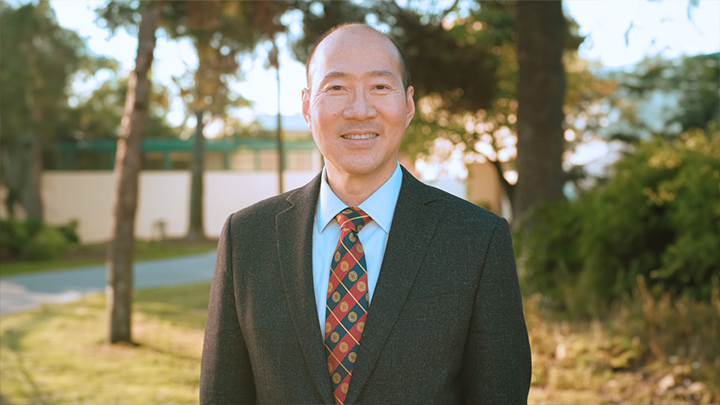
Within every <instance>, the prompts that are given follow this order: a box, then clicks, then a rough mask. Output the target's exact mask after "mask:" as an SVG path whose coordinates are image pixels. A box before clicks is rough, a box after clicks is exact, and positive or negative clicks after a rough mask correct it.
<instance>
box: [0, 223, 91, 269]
mask: <svg viewBox="0 0 720 405" xmlns="http://www.w3.org/2000/svg"><path fill="white" fill-rule="evenodd" d="M76 229H77V221H72V222H70V223H69V224H67V225H63V226H59V227H54V226H46V225H43V224H42V223H41V222H39V221H26V222H12V221H0V259H2V260H13V259H19V258H22V259H27V260H42V259H56V258H58V257H60V256H61V255H62V254H63V253H65V252H66V251H67V249H68V248H69V247H70V246H72V245H74V244H78V243H79V241H80V239H79V237H78V235H77V231H76Z"/></svg>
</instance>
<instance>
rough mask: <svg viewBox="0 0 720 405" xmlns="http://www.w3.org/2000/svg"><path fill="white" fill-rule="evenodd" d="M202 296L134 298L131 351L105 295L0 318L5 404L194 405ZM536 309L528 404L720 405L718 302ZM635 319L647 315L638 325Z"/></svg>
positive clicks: (532, 308) (529, 310)
mask: <svg viewBox="0 0 720 405" xmlns="http://www.w3.org/2000/svg"><path fill="white" fill-rule="evenodd" d="M209 289H210V284H209V283H203V284H198V285H191V286H181V287H170V288H161V289H151V290H141V291H137V292H136V293H135V305H134V315H133V338H134V340H135V341H136V342H137V343H138V346H136V347H130V346H116V347H112V346H108V345H105V344H104V343H103V338H104V336H105V314H104V312H105V298H104V295H102V294H96V295H91V296H87V297H85V298H83V299H81V300H80V301H77V302H73V303H67V304H56V305H46V306H43V307H41V308H39V309H36V310H32V311H28V312H24V313H18V314H10V315H6V316H3V317H2V318H1V319H0V381H2V384H0V404H142V405H148V404H194V403H197V401H198V385H199V376H200V357H201V350H202V338H203V329H204V325H205V317H206V309H207V300H208V294H209ZM541 302H542V300H541V298H540V297H537V296H533V297H527V298H526V299H525V313H526V319H527V324H528V330H529V331H530V341H531V346H532V350H533V380H532V388H531V390H530V398H529V402H530V403H548V404H582V405H593V404H620V403H623V404H640V403H643V404H648V403H668V404H669V403H672V404H706V403H718V402H719V401H720V385H719V383H718V381H720V379H718V378H717V377H718V376H719V375H720V356H719V355H718V353H720V348H719V346H718V345H719V343H718V341H719V340H718V324H719V323H720V322H719V320H720V316H719V314H720V301H714V302H713V303H712V305H710V303H692V302H691V301H683V300H678V301H674V302H673V301H650V298H648V297H646V298H645V299H642V300H636V301H633V302H632V303H631V304H628V305H626V306H624V307H622V308H620V309H619V310H618V311H617V312H615V313H614V314H613V316H612V317H610V318H609V319H608V320H602V321H601V320H593V321H587V322H584V321H575V322H570V321H568V320H566V319H564V318H563V317H562V314H557V313H549V312H547V311H546V310H545V309H543V308H542V305H541ZM623 308H624V309H623ZM682 308H685V309H684V310H683V309H682ZM641 310H645V311H648V312H647V313H646V315H645V316H638V312H636V311H641ZM683 311H686V312H685V314H683ZM653 317H654V318H653ZM688 331H690V332H691V333H692V334H691V335H688V334H687V332H688ZM678 339H680V340H678ZM678 342H683V343H682V344H680V343H678Z"/></svg>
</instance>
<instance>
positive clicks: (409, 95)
mask: <svg viewBox="0 0 720 405" xmlns="http://www.w3.org/2000/svg"><path fill="white" fill-rule="evenodd" d="M414 94H415V89H414V88H413V86H408V89H407V91H406V92H405V103H406V106H407V117H406V119H405V128H407V127H408V125H410V121H412V119H413V117H414V116H415V101H413V95H414Z"/></svg>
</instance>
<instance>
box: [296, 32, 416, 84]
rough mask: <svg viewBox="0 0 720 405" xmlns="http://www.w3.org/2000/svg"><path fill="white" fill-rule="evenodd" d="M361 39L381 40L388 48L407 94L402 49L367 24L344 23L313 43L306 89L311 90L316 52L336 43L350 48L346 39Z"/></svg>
mask: <svg viewBox="0 0 720 405" xmlns="http://www.w3.org/2000/svg"><path fill="white" fill-rule="evenodd" d="M363 37H365V38H368V37H370V38H373V37H374V38H373V39H381V41H382V42H385V44H386V45H387V46H388V47H389V48H390V50H391V52H393V53H394V55H395V56H396V58H397V64H398V70H399V72H400V75H401V79H402V84H403V87H404V88H405V91H406V92H407V90H408V87H409V86H410V67H409V66H408V63H407V60H406V59H405V54H404V53H403V51H402V49H400V46H399V45H398V44H397V42H396V41H395V40H393V39H392V38H390V37H389V36H387V35H385V34H383V33H381V32H380V31H378V30H376V29H375V28H372V27H370V26H369V25H367V24H361V23H346V24H340V25H337V26H335V27H333V28H331V29H329V30H328V31H326V32H325V33H324V34H323V35H321V36H320V38H319V39H318V40H317V42H315V45H314V46H313V48H312V51H310V55H308V59H307V63H306V64H305V75H306V77H307V87H308V89H309V90H312V74H313V71H314V68H315V66H314V65H313V63H314V62H315V55H316V53H318V50H319V53H322V52H323V51H325V50H326V48H328V47H332V46H333V45H335V46H336V45H337V42H343V43H345V44H349V46H352V41H348V39H352V38H357V39H358V40H360V39H361V38H363Z"/></svg>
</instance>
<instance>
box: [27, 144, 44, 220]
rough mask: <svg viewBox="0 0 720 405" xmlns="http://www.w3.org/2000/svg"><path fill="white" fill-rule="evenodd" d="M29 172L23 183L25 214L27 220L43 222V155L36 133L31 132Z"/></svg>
mask: <svg viewBox="0 0 720 405" xmlns="http://www.w3.org/2000/svg"><path fill="white" fill-rule="evenodd" d="M29 146H30V150H29V154H30V167H29V169H30V173H29V176H28V178H27V179H28V181H27V182H26V183H25V196H24V198H23V201H24V203H25V204H24V205H25V215H26V218H27V220H28V221H39V222H43V202H42V194H41V190H42V188H41V186H42V171H43V156H42V145H41V143H40V139H38V136H37V134H35V133H33V134H32V135H31V139H30V145H29Z"/></svg>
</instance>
